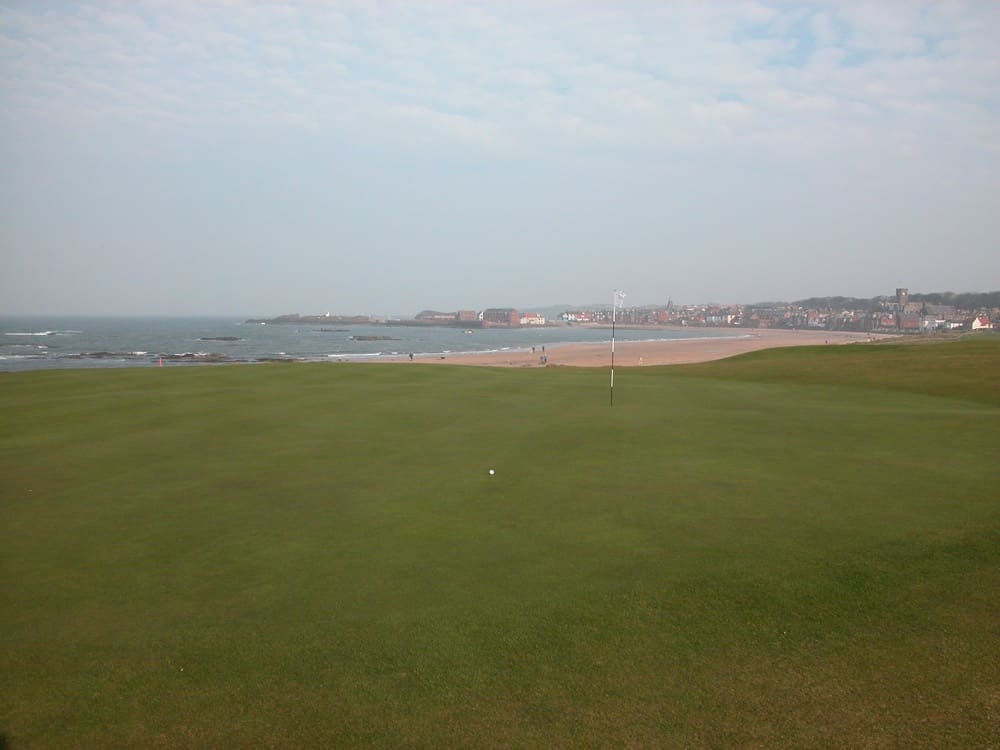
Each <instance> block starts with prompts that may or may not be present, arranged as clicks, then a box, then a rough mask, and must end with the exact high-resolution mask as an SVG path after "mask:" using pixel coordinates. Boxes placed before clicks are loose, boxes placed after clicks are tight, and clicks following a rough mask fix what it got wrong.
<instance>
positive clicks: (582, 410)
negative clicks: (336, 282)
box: [0, 336, 1000, 748]
mask: <svg viewBox="0 0 1000 750" xmlns="http://www.w3.org/2000/svg"><path fill="white" fill-rule="evenodd" d="M0 410H2V411H0V413H2V414H3V419H2V423H0V424H2V427H0V530H2V532H3V543H2V546H0V584H2V585H0V611H2V613H3V617H2V625H0V674H2V675H3V684H4V688H3V690H0V740H3V742H4V743H5V746H6V747H9V748H19V747H171V748H173V747H199V748H201V747H322V746H331V745H339V746H375V747H394V748H395V747H428V748H431V747H434V748H437V747H492V746H512V747H705V748H718V747H857V748H863V747H907V748H920V747H925V748H941V747H956V748H966V747H984V748H985V747H995V746H996V742H997V737H998V736H1000V734H998V726H1000V723H998V721H1000V718H998V717H1000V597H998V595H997V592H998V591H1000V500H998V498H1000V469H998V461H997V449H998V446H1000V338H998V337H995V336H976V337H968V338H966V339H963V340H962V341H958V342H948V343H942V344H933V343H932V344H920V345H916V344H912V345H911V344H879V345H851V346H838V347H817V348H795V349H789V350H772V351H763V352H757V353H755V354H751V355H746V356H743V357H738V358H733V359H731V360H724V361H720V362H714V363H708V364H704V365H691V366H676V367H664V368H641V369H621V370H619V371H618V372H617V373H616V381H615V401H614V406H613V408H612V407H609V403H608V373H607V371H606V370H592V369H571V368H545V369H532V370H516V369H488V368H472V367H461V366H408V365H406V364H399V365H388V366H386V365H353V364H281V365H278V364H275V365H255V366H251V365H247V366H220V367H177V368H170V367H167V368H162V369H161V368H150V369H125V370H111V369H108V370H76V371H58V372H56V371H49V372H32V373H17V374H11V373H6V374H0ZM490 469H493V470H494V471H495V474H493V475H490V473H489V471H490Z"/></svg>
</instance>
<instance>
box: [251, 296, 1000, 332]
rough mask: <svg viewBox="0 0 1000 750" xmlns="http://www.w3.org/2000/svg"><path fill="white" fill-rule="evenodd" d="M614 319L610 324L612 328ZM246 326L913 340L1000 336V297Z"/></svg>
mask: <svg viewBox="0 0 1000 750" xmlns="http://www.w3.org/2000/svg"><path fill="white" fill-rule="evenodd" d="M612 316H613V318H614V320H612ZM246 322H247V323H248V324H263V325H266V324H289V323H297V324H309V325H330V324H340V325H352V324H353V325H359V324H365V325H409V326H451V327H459V328H468V329H472V328H519V327H522V326H553V327H554V326H573V325H592V326H601V325H611V324H612V322H615V323H617V324H618V325H621V326H680V327H711V328H780V329H808V330H826V331H860V332H872V333H896V334H916V333H932V332H946V331H959V330H964V331H978V330H994V329H1000V292H987V293H965V294H953V293H951V292H942V293H930V294H910V292H909V290H908V289H905V288H899V289H896V292H895V294H893V295H892V296H886V297H876V298H874V299H870V300H865V299H857V298H850V297H823V298H813V299H809V300H801V301H799V302H794V303H762V304H754V305H714V304H713V305H675V304H674V303H673V302H672V301H668V302H667V303H666V304H665V305H642V306H638V307H622V308H620V309H615V310H612V307H611V305H605V306H592V307H579V308H577V307H570V308H567V309H565V310H541V309H538V310H535V311H526V310H518V309H516V308H513V307H492V308H487V309H485V310H478V311H477V310H456V311H453V312H441V311H438V310H423V311H421V312H419V313H417V315H416V316H414V317H413V318H405V319H401V318H389V317H380V316H374V315H350V316H345V315H334V314H331V313H329V312H327V313H323V314H320V315H299V314H298V313H291V314H288V315H279V316H278V317H276V318H254V319H250V320H248V321H246Z"/></svg>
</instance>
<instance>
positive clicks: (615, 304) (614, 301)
mask: <svg viewBox="0 0 1000 750" xmlns="http://www.w3.org/2000/svg"><path fill="white" fill-rule="evenodd" d="M617 308H618V292H617V290H616V291H615V292H614V294H613V295H612V298H611V406H614V405H615V310H616V309H617Z"/></svg>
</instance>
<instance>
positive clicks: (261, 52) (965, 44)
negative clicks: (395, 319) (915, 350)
mask: <svg viewBox="0 0 1000 750" xmlns="http://www.w3.org/2000/svg"><path fill="white" fill-rule="evenodd" d="M897 286H906V287H909V288H910V290H911V291H945V290H951V291H956V292H959V291H987V290H993V289H997V288H1000V2H993V1H991V0H981V1H979V2H958V1H956V2H937V3H921V2H899V3H892V2H886V1H885V0H878V2H875V1H874V0H872V2H866V3H862V2H837V3H824V2H816V3H769V2H735V1H725V2H724V1H722V0H720V1H719V2H652V0H636V1H635V2H611V0H604V1H602V2H571V1H566V2H559V1H557V0H556V1H545V2H543V1H542V0H533V1H530V2H529V1H519V2H495V1H491V2H475V1H473V2H427V1H425V2H408V3H402V2H400V3H394V2H388V3H379V2H367V1H366V2H356V3H354V2H329V3H320V2H234V1H229V2H222V1H219V2H211V1H206V0H199V1H198V2H194V1H191V2H187V1H184V0H171V1H169V2H168V1H166V0H163V1H160V2H153V1H146V2H143V1H137V2H131V1H130V2H120V3H110V2H109V3H72V2H51V3H46V2H39V1H37V0H31V2H23V3H21V2H8V1H7V0H0V312H2V313H93V314H105V313H114V314H119V313H121V314H131V313H149V314H160V313H168V314H202V313H231V314H236V315H269V314H277V313H282V312H295V311H297V312H302V313H307V312H324V311H327V310H330V311H333V312H335V313H382V314H411V315H412V314H413V313H415V312H416V311H418V310H420V309H422V308H425V307H431V308H436V309H442V310H453V309H457V308H474V309H482V308H484V307H489V306H499V305H512V306H520V307H524V306H531V305H547V304H555V303H593V302H600V301H607V302H610V299H611V290H612V289H613V288H614V287H620V288H622V289H624V290H626V291H627V292H628V300H627V302H628V303H632V304H638V303H656V302H665V301H666V300H667V298H668V297H672V298H673V300H674V301H675V302H711V301H715V302H755V301H763V300H775V299H784V300H789V299H799V298H803V297H807V296H813V295H832V294H845V295H855V296H864V297H870V296H874V295H880V294H891V293H892V292H893V290H894V289H895V288H896V287H897Z"/></svg>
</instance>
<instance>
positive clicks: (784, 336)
mask: <svg viewBox="0 0 1000 750" xmlns="http://www.w3.org/2000/svg"><path fill="white" fill-rule="evenodd" d="M610 336H611V332H610V331H609V332H608V338H609V341H608V342H605V343H601V344H566V345H562V346H550V347H548V348H547V350H546V351H545V353H544V355H545V356H546V357H547V358H548V361H547V366H550V367H552V366H563V367H607V366H608V365H610V364H611V346H610ZM871 339H872V336H871V335H870V334H867V333H849V332H843V331H777V330H768V329H761V330H751V331H733V335H732V336H731V337H719V336H713V337H711V338H703V339H674V340H671V341H632V342H622V341H618V342H616V343H615V367H648V366H652V365H679V364H685V363H690V362H709V361H711V360H714V359H724V358H726V357H732V356H734V355H736V354H744V353H746V352H752V351H757V350H759V349H773V348H775V347H783V346H816V345H830V346H834V345H841V344H852V343H856V342H864V341H869V340H871ZM417 363H421V364H442V365H444V364H452V365H478V366H483V367H544V366H546V364H545V363H543V360H542V352H541V351H536V352H534V353H532V352H530V351H529V352H491V353H488V354H454V355H449V356H448V357H447V358H437V357H435V358H429V357H428V358H422V357H418V358H417V359H415V360H414V364H417Z"/></svg>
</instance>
